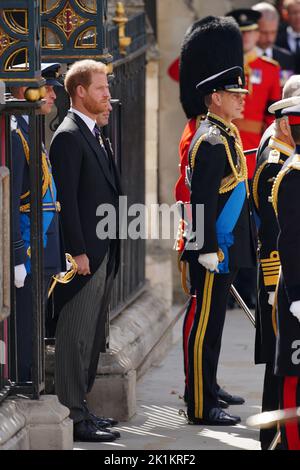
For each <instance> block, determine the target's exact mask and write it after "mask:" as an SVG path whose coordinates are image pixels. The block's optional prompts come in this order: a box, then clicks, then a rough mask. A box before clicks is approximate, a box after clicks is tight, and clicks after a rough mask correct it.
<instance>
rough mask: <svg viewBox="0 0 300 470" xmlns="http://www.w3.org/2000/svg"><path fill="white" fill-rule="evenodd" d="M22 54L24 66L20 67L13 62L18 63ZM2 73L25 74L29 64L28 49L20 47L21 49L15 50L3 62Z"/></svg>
mask: <svg viewBox="0 0 300 470" xmlns="http://www.w3.org/2000/svg"><path fill="white" fill-rule="evenodd" d="M23 54H24V59H25V60H24V59H22V60H23V63H24V64H25V65H24V66H23V67H21V66H20V65H19V64H17V65H16V64H15V61H17V62H18V57H19V56H22V57H23ZM4 71H5V72H12V71H13V72H27V71H29V62H28V49H27V48H26V47H22V48H21V49H17V50H16V51H14V52H13V53H12V54H11V55H10V56H9V57H8V58H7V60H6V61H5V64H4Z"/></svg>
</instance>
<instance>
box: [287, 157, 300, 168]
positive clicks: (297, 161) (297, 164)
mask: <svg viewBox="0 0 300 470" xmlns="http://www.w3.org/2000/svg"><path fill="white" fill-rule="evenodd" d="M288 167H289V168H292V169H293V170H300V155H294V157H293V160H292V161H291V163H290V164H289V165H288Z"/></svg>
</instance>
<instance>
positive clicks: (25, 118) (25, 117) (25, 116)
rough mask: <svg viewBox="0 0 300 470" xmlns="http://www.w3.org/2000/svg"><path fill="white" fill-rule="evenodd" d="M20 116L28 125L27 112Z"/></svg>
mask: <svg viewBox="0 0 300 470" xmlns="http://www.w3.org/2000/svg"><path fill="white" fill-rule="evenodd" d="M22 118H23V119H24V121H25V122H26V123H27V124H28V125H29V116H28V114H22Z"/></svg>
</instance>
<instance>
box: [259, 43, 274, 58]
mask: <svg viewBox="0 0 300 470" xmlns="http://www.w3.org/2000/svg"><path fill="white" fill-rule="evenodd" d="M256 50H257V55H258V56H259V57H261V56H262V55H264V54H265V55H266V56H267V57H270V59H272V58H273V49H272V47H268V48H267V49H261V48H260V47H258V46H256Z"/></svg>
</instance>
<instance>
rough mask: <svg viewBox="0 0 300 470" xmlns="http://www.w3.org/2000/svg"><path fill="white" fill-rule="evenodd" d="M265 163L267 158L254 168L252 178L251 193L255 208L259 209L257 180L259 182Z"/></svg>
mask: <svg viewBox="0 0 300 470" xmlns="http://www.w3.org/2000/svg"><path fill="white" fill-rule="evenodd" d="M267 164H268V160H266V161H264V162H263V163H262V164H261V165H260V166H259V167H258V169H257V170H256V172H255V175H254V178H253V185H252V193H253V199H254V203H255V206H256V208H257V209H259V200H258V182H259V178H260V175H261V173H262V171H263V169H264V168H265V166H266V165H267Z"/></svg>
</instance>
